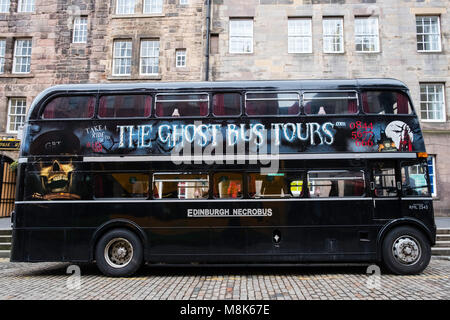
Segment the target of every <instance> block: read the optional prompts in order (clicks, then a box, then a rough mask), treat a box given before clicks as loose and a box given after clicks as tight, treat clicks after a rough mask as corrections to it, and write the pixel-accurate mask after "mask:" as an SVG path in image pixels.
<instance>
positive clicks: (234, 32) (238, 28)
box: [229, 18, 253, 54]
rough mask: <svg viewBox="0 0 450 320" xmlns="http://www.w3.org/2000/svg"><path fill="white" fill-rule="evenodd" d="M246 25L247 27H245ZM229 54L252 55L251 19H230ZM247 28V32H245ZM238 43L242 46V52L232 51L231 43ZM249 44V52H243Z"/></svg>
mask: <svg viewBox="0 0 450 320" xmlns="http://www.w3.org/2000/svg"><path fill="white" fill-rule="evenodd" d="M246 24H247V26H245V25H246ZM229 27H230V30H229V52H230V53H240V54H252V53H253V19H252V18H246V19H235V18H233V19H230V23H229ZM247 27H248V30H245V29H246V28H247ZM236 40H237V41H239V42H240V43H239V44H242V50H241V49H239V50H233V47H234V46H233V41H236ZM248 44H250V46H249V51H245V47H246V46H247V45H248Z"/></svg>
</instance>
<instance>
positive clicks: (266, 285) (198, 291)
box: [0, 257, 450, 300]
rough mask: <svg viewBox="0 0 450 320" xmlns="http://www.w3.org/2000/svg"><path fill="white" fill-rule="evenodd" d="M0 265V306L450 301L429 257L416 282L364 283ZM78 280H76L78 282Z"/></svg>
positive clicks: (263, 271) (363, 277)
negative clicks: (126, 274)
mask: <svg viewBox="0 0 450 320" xmlns="http://www.w3.org/2000/svg"><path fill="white" fill-rule="evenodd" d="M68 267H69V264H67V263H39V264H26V263H16V264H13V263H10V262H8V260H0V287H1V288H2V290H1V293H0V299H1V300H10V299H86V300H90V299H139V300H140V299H149V300H165V299H169V300H172V299H191V300H217V299H221V300H222V299H225V300H226V299H232V300H237V299H243V300H246V299H250V300H253V299H258V300H259V299H262V300H303V299H307V300H327V299H332V300H339V299H358V300H359V299H363V300H366V299H369V300H370V299H420V300H428V299H448V298H449V297H450V260H446V259H445V258H440V259H438V258H434V257H433V258H432V260H431V262H430V265H429V266H428V268H427V269H426V270H425V272H424V273H422V274H421V275H416V276H395V275H381V277H377V276H376V275H372V276H369V275H368V274H367V273H366V267H364V266H362V267H348V266H347V267H344V266H333V267H314V268H313V267H301V268H297V267H245V268H244V267H242V268H238V267H229V268H226V269H225V268H219V267H201V268H198V267H176V268H173V267H165V268H163V267H148V266H147V267H144V268H142V269H141V270H140V272H139V273H138V274H137V275H136V276H134V277H131V278H107V277H104V276H102V275H101V274H100V272H99V271H98V270H97V268H96V267H95V266H94V265H81V266H80V268H81V278H77V276H76V274H72V275H71V274H69V273H66V272H67V268H68ZM78 280H79V281H78Z"/></svg>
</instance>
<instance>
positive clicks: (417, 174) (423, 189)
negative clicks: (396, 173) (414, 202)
mask: <svg viewBox="0 0 450 320" xmlns="http://www.w3.org/2000/svg"><path fill="white" fill-rule="evenodd" d="M402 190H403V195H404V196H430V192H429V190H428V178H427V170H426V164H410V165H407V164H405V165H403V166H402Z"/></svg>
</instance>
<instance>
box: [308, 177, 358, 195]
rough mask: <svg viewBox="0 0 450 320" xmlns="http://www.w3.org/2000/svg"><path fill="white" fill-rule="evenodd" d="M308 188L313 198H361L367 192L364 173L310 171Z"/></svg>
mask: <svg viewBox="0 0 450 320" xmlns="http://www.w3.org/2000/svg"><path fill="white" fill-rule="evenodd" d="M308 187H309V196H310V197H311V198H326V197H360V196H362V195H364V191H365V183H364V172H362V171H347V170H336V171H310V172H308Z"/></svg>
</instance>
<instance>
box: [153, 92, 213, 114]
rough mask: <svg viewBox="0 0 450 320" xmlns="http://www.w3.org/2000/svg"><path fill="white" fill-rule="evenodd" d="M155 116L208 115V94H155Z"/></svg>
mask: <svg viewBox="0 0 450 320" xmlns="http://www.w3.org/2000/svg"><path fill="white" fill-rule="evenodd" d="M155 101H156V116H157V117H174V118H176V117H199V116H201V117H205V116H207V115H208V102H209V98H208V94H206V93H205V94H179V95H177V94H157V95H156V100H155Z"/></svg>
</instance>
